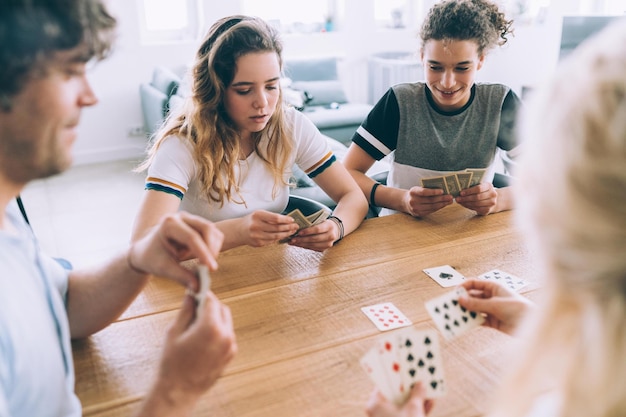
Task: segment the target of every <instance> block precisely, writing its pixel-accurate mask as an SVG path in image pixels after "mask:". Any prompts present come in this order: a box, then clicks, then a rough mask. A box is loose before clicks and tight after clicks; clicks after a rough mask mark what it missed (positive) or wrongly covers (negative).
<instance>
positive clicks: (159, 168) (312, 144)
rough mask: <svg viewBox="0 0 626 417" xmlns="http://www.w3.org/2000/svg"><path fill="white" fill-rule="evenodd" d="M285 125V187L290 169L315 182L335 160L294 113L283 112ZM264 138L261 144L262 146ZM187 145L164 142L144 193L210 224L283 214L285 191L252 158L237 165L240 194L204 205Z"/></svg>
mask: <svg viewBox="0 0 626 417" xmlns="http://www.w3.org/2000/svg"><path fill="white" fill-rule="evenodd" d="M285 123H286V125H287V129H288V131H291V132H293V134H292V140H293V141H294V152H293V154H292V155H290V158H289V163H288V164H287V166H288V167H289V168H288V170H287V171H286V172H285V173H284V174H283V178H284V180H285V183H289V178H290V177H291V176H292V168H291V167H292V166H293V165H294V164H296V165H298V167H300V169H302V170H303V171H304V172H305V173H306V174H307V175H309V177H311V178H314V177H315V176H316V175H318V174H319V173H321V172H323V171H324V169H326V168H327V167H328V166H330V165H331V164H332V163H333V162H334V161H335V157H334V155H333V153H332V151H331V149H330V146H329V144H328V142H327V141H326V139H325V137H324V136H323V135H322V134H321V133H320V132H319V130H318V129H317V128H316V127H315V125H314V124H313V123H312V122H311V121H310V120H309V119H308V118H307V117H306V116H304V115H303V114H301V113H300V112H298V111H297V110H295V109H293V108H288V109H286V110H285ZM266 141H267V137H264V138H262V139H261V143H260V147H263V146H264V143H266ZM198 173H199V170H198V166H197V165H196V162H195V160H194V158H193V152H192V148H191V145H190V144H189V143H188V142H187V141H186V140H185V139H183V138H179V137H177V136H170V137H168V138H166V139H165V140H164V141H163V142H162V143H161V145H160V146H159V149H158V150H157V152H156V155H155V158H154V160H153V162H152V165H151V166H150V168H149V169H148V178H147V179H146V189H147V190H158V191H163V192H167V193H170V194H174V195H177V196H178V197H180V198H182V202H181V206H180V209H181V210H185V211H188V212H190V213H193V214H196V215H199V216H202V217H204V218H206V219H209V220H211V221H214V222H215V221H221V220H226V219H232V218H239V217H243V216H245V215H247V214H249V213H252V212H253V211H255V210H261V209H262V210H268V211H272V212H275V213H280V212H282V211H283V210H284V209H285V207H287V202H288V200H289V186H288V185H283V184H275V183H274V177H273V175H272V172H271V171H270V170H269V169H268V167H267V166H266V164H265V163H264V162H263V160H262V159H261V158H260V157H259V155H257V154H256V153H252V154H251V155H250V156H248V158H246V159H245V160H240V161H239V163H238V166H237V167H236V169H235V174H236V177H237V178H238V179H239V181H238V183H239V194H237V193H236V192H233V196H234V197H233V200H232V201H226V202H224V205H223V206H222V207H220V204H219V203H215V202H209V201H208V198H207V196H206V191H205V190H204V189H203V187H202V184H201V182H200V180H199V176H198Z"/></svg>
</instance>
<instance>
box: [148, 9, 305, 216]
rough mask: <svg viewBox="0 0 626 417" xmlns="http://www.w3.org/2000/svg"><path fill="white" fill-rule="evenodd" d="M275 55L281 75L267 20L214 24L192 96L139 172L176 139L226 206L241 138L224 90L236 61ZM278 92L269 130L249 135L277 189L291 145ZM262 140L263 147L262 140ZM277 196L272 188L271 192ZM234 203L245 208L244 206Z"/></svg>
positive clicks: (198, 61) (277, 45)
mask: <svg viewBox="0 0 626 417" xmlns="http://www.w3.org/2000/svg"><path fill="white" fill-rule="evenodd" d="M257 52H273V53H276V55H277V56H278V61H279V65H280V67H281V70H282V43H281V41H280V39H279V35H278V32H277V31H276V30H275V29H274V28H273V27H272V26H270V25H269V24H267V23H266V22H265V21H263V20H261V19H259V18H254V17H248V16H242V15H236V16H230V17H225V18H222V19H220V20H218V21H217V22H215V23H214V24H213V25H212V26H211V28H210V29H209V31H208V32H207V34H206V36H205V38H204V39H203V41H202V43H201V45H200V47H199V49H198V52H197V54H196V58H195V62H194V64H193V67H192V70H191V77H192V86H191V95H190V96H189V97H187V98H186V100H185V102H184V104H183V105H182V106H181V108H180V109H179V110H178V111H175V112H173V113H172V114H170V116H169V117H168V118H167V120H166V121H165V123H164V125H163V126H162V127H161V128H160V129H159V131H158V132H157V134H156V136H155V141H154V144H153V145H152V146H151V147H150V149H149V151H148V157H147V159H146V160H145V161H144V162H143V163H142V164H141V165H140V166H139V167H138V170H144V169H146V168H147V167H149V166H150V164H151V163H152V160H153V159H154V156H155V154H156V151H157V149H158V148H159V146H160V145H161V143H162V142H163V140H165V139H166V138H167V137H168V136H170V135H176V136H178V137H180V138H181V139H183V140H185V141H187V142H188V143H189V144H190V145H191V146H192V148H193V156H194V160H195V162H196V163H197V164H198V167H199V171H200V172H199V175H200V181H201V183H202V186H203V188H204V189H205V190H206V194H207V197H208V199H209V201H214V202H217V203H220V204H221V205H223V204H224V202H225V201H235V199H234V196H233V190H234V192H235V193H236V194H239V189H238V183H237V176H236V175H235V168H236V166H237V163H238V159H239V151H240V135H239V132H238V130H237V127H236V126H235V124H234V123H233V122H232V121H231V120H230V118H229V117H228V115H227V113H226V110H225V108H224V96H225V93H226V89H227V88H228V87H229V85H230V84H231V83H232V81H233V79H234V77H235V72H236V70H237V60H238V59H239V58H240V57H241V56H243V55H246V54H249V53H257ZM283 111H284V108H283V100H282V90H281V91H280V97H279V99H278V103H277V105H276V110H275V111H274V114H273V115H272V116H271V118H270V120H269V122H268V124H267V126H266V127H265V128H264V129H263V130H262V131H260V132H255V133H253V134H252V137H253V144H254V152H255V153H256V154H257V155H259V157H260V158H261V159H262V160H263V161H264V162H265V164H266V165H267V167H268V168H269V169H270V170H271V172H272V174H273V176H274V179H275V184H276V185H279V184H280V185H283V184H287V183H286V182H285V179H284V172H285V171H286V169H288V162H289V157H290V155H291V152H292V150H293V146H294V145H293V142H292V140H291V136H290V134H289V132H288V131H287V129H286V127H285V123H284V113H283ZM264 137H265V138H266V142H264V143H265V144H267V146H263V148H261V147H259V143H260V142H261V139H263V138H264ZM274 192H276V187H274ZM238 203H241V204H245V202H244V201H238Z"/></svg>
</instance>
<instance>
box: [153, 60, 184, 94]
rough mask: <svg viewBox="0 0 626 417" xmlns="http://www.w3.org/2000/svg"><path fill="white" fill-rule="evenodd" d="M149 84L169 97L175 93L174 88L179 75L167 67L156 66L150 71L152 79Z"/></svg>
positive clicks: (176, 87) (176, 86)
mask: <svg viewBox="0 0 626 417" xmlns="http://www.w3.org/2000/svg"><path fill="white" fill-rule="evenodd" d="M150 84H152V86H153V87H154V88H156V89H157V90H159V91H161V92H163V93H164V94H165V95H167V96H168V97H170V96H172V95H173V94H176V90H177V89H178V86H179V85H180V77H179V76H178V75H176V74H175V73H174V71H172V70H170V69H168V68H165V67H160V66H157V67H155V68H154V71H153V72H152V81H151V82H150Z"/></svg>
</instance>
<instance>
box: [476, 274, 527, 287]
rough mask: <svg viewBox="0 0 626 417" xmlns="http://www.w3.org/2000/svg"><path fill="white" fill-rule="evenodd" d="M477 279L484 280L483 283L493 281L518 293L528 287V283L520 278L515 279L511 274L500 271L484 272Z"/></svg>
mask: <svg viewBox="0 0 626 417" xmlns="http://www.w3.org/2000/svg"><path fill="white" fill-rule="evenodd" d="M478 279H484V280H485V281H494V282H498V283H500V284H502V285H504V286H505V287H507V288H510V289H511V290H513V291H519V290H520V289H522V288H524V287H525V286H527V285H528V282H527V281H525V280H523V279H522V278H519V277H516V276H515V275H513V274H509V273H508V272H504V271H502V270H500V269H492V270H491V271H489V272H485V273H484V274H481V275H479V276H478Z"/></svg>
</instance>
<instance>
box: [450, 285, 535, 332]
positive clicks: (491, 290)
mask: <svg viewBox="0 0 626 417" xmlns="http://www.w3.org/2000/svg"><path fill="white" fill-rule="evenodd" d="M462 287H463V288H464V289H465V290H466V291H467V294H466V295H463V296H461V297H460V298H459V303H460V304H461V306H463V307H464V308H466V309H467V310H473V311H476V312H479V313H482V314H483V315H484V317H485V322H484V325H485V326H489V327H492V328H494V329H496V330H500V331H501V332H504V333H507V334H513V333H514V332H515V330H516V329H517V327H518V325H519V323H520V322H521V321H522V319H523V318H524V317H525V316H526V315H527V314H528V311H529V310H531V309H532V308H533V304H532V303H531V302H530V301H529V300H528V299H527V298H525V297H523V296H521V295H519V294H517V293H516V292H514V291H513V290H511V289H510V288H507V287H506V286H504V285H502V284H499V283H498V282H496V281H490V280H467V281H465V282H464V283H463V284H462Z"/></svg>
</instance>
